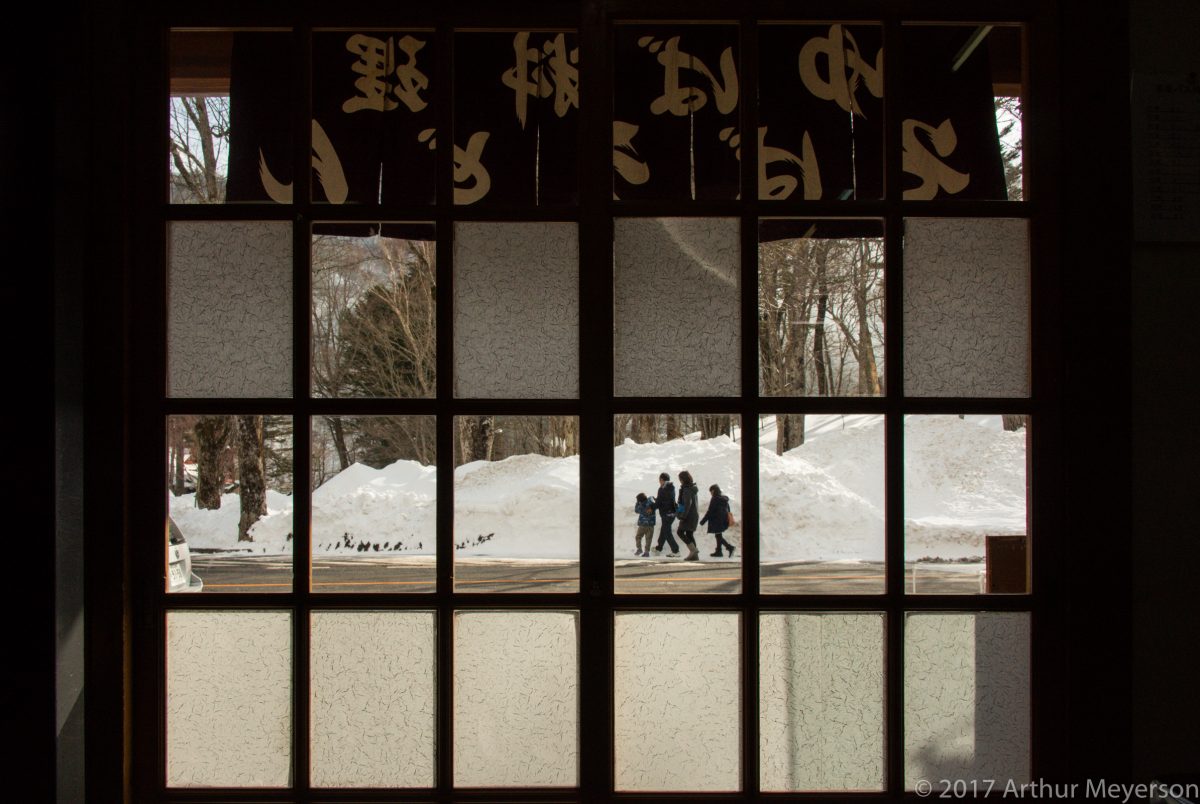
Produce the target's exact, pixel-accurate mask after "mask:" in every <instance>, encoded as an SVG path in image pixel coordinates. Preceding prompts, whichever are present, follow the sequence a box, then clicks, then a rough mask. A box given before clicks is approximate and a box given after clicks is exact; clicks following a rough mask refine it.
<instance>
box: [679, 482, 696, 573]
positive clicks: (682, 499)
mask: <svg viewBox="0 0 1200 804" xmlns="http://www.w3.org/2000/svg"><path fill="white" fill-rule="evenodd" d="M698 492H699V489H698V488H696V481H695V480H692V475H691V473H690V472H688V471H687V470H686V469H684V470H683V471H682V472H680V473H679V504H680V505H682V506H683V511H682V513H680V514H679V528H678V530H677V533H678V535H679V540H680V541H681V542H683V543H684V544H686V545H687V549H688V554H687V555H686V556H684V557H683V560H684V561H699V560H700V551H699V550H697V549H696V538H695V536H694V535H693V534H695V532H696V525H697V524H698V523H699V521H700V510H699V506H698V504H697V501H696V497H697V494H698Z"/></svg>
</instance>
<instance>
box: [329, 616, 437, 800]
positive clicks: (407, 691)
mask: <svg viewBox="0 0 1200 804" xmlns="http://www.w3.org/2000/svg"><path fill="white" fill-rule="evenodd" d="M434 630H435V617H434V613H433V612H428V611H336V612H335V611H321V612H313V615H312V667H311V673H312V722H311V731H312V737H311V748H312V784H313V786H314V787H432V786H433V785H434V744H435V740H434V734H435V728H436V713H437V705H436V700H435V695H436V689H437V684H436V679H435V677H434V666H435V663H436V662H435V658H434V656H435V646H434Z"/></svg>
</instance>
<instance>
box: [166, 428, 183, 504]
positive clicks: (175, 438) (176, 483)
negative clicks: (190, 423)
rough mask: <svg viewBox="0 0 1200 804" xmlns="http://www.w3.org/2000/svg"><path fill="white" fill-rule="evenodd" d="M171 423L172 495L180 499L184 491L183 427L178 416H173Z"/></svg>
mask: <svg viewBox="0 0 1200 804" xmlns="http://www.w3.org/2000/svg"><path fill="white" fill-rule="evenodd" d="M170 422H171V424H170V428H169V430H168V437H169V438H170V439H171V493H172V494H174V495H175V496H176V497H178V496H180V495H181V494H183V491H184V488H183V486H184V473H183V425H182V424H181V423H180V422H179V419H178V417H176V416H172V417H171V418H170Z"/></svg>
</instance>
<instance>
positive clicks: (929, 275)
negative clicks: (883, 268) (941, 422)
mask: <svg viewBox="0 0 1200 804" xmlns="http://www.w3.org/2000/svg"><path fill="white" fill-rule="evenodd" d="M1029 326H1030V322H1029V225H1028V222H1027V221H1024V220H1016V219H1011V218H992V219H985V218H974V219H964V218H943V219H936V218H909V219H908V220H906V221H905V225H904V392H905V394H906V395H908V396H975V397H981V396H982V397H1022V396H1029V350H1030V339H1029Z"/></svg>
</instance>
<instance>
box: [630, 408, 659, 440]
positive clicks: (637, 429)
mask: <svg viewBox="0 0 1200 804" xmlns="http://www.w3.org/2000/svg"><path fill="white" fill-rule="evenodd" d="M654 419H655V417H654V415H653V414H650V415H644V414H639V415H637V416H634V417H633V440H634V441H636V442H637V443H639V444H653V443H654V431H655V429H656V428H655V426H654V424H655V422H654Z"/></svg>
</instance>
